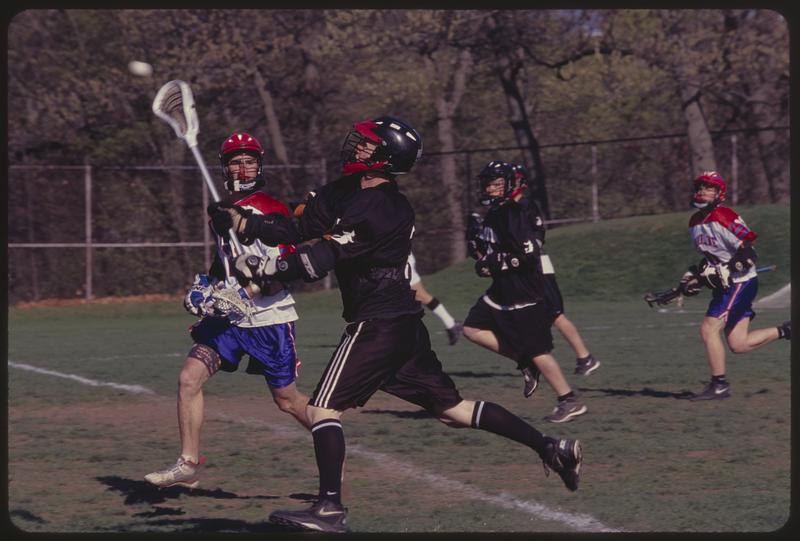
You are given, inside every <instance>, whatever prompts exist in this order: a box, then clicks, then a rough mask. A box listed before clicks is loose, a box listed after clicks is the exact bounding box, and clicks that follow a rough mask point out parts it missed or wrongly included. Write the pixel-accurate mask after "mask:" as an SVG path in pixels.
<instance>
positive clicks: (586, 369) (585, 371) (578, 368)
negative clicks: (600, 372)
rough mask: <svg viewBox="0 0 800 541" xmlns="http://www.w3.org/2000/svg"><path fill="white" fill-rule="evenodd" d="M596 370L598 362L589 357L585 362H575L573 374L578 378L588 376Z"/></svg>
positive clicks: (598, 365)
mask: <svg viewBox="0 0 800 541" xmlns="http://www.w3.org/2000/svg"><path fill="white" fill-rule="evenodd" d="M598 368H600V361H598V360H597V359H595V358H594V357H593V356H592V355H589V358H588V359H586V360H585V361H580V360H576V361H575V373H576V374H578V375H579V376H588V375H589V374H591V373H592V372H594V371H595V370H597V369H598Z"/></svg>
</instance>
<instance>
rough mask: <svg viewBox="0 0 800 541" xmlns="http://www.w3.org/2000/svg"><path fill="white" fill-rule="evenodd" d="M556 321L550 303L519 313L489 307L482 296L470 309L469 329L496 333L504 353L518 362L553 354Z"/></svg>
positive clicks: (468, 315)
mask: <svg viewBox="0 0 800 541" xmlns="http://www.w3.org/2000/svg"><path fill="white" fill-rule="evenodd" d="M552 322H553V319H552V315H551V313H550V305H549V304H548V303H541V302H539V303H536V304H534V305H532V306H526V307H524V308H517V309H515V310H500V309H497V308H493V307H491V306H489V305H488V304H487V303H486V301H485V300H484V299H483V297H481V298H480V299H478V302H476V303H475V305H474V306H473V307H472V308H470V311H469V314H467V318H466V319H465V320H464V326H465V327H472V328H475V329H482V330H487V331H492V332H493V333H494V334H495V336H497V341H498V342H499V343H500V351H501V352H504V353H505V352H507V353H509V354H511V355H512V356H513V357H514V358H516V359H518V360H522V359H524V360H527V359H531V358H532V357H538V356H539V355H543V354H545V353H550V352H551V351H553V334H552V333H551V332H550V326H551V324H552Z"/></svg>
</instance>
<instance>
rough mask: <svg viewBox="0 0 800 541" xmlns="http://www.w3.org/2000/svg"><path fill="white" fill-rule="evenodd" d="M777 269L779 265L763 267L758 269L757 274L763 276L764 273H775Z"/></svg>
mask: <svg viewBox="0 0 800 541" xmlns="http://www.w3.org/2000/svg"><path fill="white" fill-rule="evenodd" d="M775 267H777V265H765V266H763V267H758V268H757V269H756V272H757V273H759V274H761V273H762V272H770V271H774V270H775Z"/></svg>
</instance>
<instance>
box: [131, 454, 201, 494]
mask: <svg viewBox="0 0 800 541" xmlns="http://www.w3.org/2000/svg"><path fill="white" fill-rule="evenodd" d="M205 461H206V457H204V456H201V457H200V460H198V461H197V463H194V462H190V461H188V460H186V459H185V458H183V457H180V458H179V459H178V461H177V462H176V463H175V465H174V466H172V467H171V468H167V469H166V470H159V471H155V472H153V473H148V474H147V475H145V476H144V480H145V481H147V482H148V483H150V484H151V485H155V486H157V487H159V488H169V487H174V486H179V487H186V488H197V486H198V485H199V484H200V481H199V480H198V472H199V471H200V466H202V465H203V463H204V462H205Z"/></svg>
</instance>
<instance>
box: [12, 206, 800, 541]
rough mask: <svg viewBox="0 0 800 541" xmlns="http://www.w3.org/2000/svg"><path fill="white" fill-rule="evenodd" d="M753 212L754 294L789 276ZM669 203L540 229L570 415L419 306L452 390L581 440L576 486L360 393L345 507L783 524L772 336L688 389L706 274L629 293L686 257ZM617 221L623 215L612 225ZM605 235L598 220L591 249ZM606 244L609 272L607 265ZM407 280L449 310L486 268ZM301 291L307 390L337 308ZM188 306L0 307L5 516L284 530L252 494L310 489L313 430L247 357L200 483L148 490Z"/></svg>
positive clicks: (214, 401)
mask: <svg viewBox="0 0 800 541" xmlns="http://www.w3.org/2000/svg"><path fill="white" fill-rule="evenodd" d="M749 210H750V212H745V211H743V212H742V213H743V214H744V215H745V217H746V218H747V219H748V224H749V225H751V227H753V228H754V229H755V230H756V231H758V232H759V233H761V235H762V238H763V239H764V242H763V244H762V245H761V248H760V249H759V254H760V256H761V261H762V262H764V263H767V262H774V263H777V264H778V271H776V272H774V273H770V274H769V275H764V277H763V278H764V279H763V280H762V291H761V293H762V295H765V294H768V293H771V292H772V291H774V290H775V289H777V288H778V287H779V286H781V285H783V284H785V283H787V282H788V281H789V263H788V261H789V254H788V247H789V238H788V235H789V233H788V208H786V207H760V208H753V209H749ZM684 218H685V216H679V215H668V216H665V217H645V218H637V219H629V220H627V221H623V220H620V221H617V227H614V225H615V224H614V223H612V222H608V223H602V224H599V225H595V226H589V225H581V226H573V227H564V228H560V229H556V230H554V231H552V232H551V233H549V235H548V247H549V248H550V252H551V254H552V255H553V259H554V262H555V265H556V271H557V273H558V276H559V283H560V285H561V288H562V292H563V293H564V296H565V303H566V311H567V314H568V315H569V316H570V318H571V319H572V320H573V321H574V322H575V323H576V324H577V325H578V327H579V329H580V330H581V333H582V335H583V337H584V339H585V341H586V342H587V344H588V345H589V347H590V349H591V350H592V352H593V353H594V354H595V356H597V357H598V358H599V359H600V360H601V362H602V367H601V368H600V369H599V370H597V371H596V372H594V373H593V374H592V375H590V376H589V377H587V378H578V377H577V376H574V375H572V367H573V364H574V356H573V354H572V352H571V350H570V349H569V348H568V346H567V345H566V343H565V342H564V341H563V340H562V339H561V337H560V336H559V335H558V334H557V333H555V343H556V349H555V351H554V354H555V355H556V357H557V358H558V359H559V361H560V362H561V365H562V368H563V369H564V371H565V374H566V375H567V379H568V380H569V381H570V384H571V385H572V386H573V388H574V389H575V390H576V391H577V392H578V393H580V395H581V396H582V398H583V399H584V401H585V402H586V404H587V405H588V407H589V412H588V413H587V414H586V415H584V416H582V417H580V418H578V419H576V420H574V421H573V422H570V423H566V424H564V425H553V424H549V423H545V422H544V421H542V420H541V418H542V416H544V415H546V414H547V413H549V412H550V410H551V409H552V407H553V404H554V401H555V396H554V394H553V392H552V390H551V389H550V388H549V386H548V385H547V384H546V383H544V382H543V384H542V386H541V387H540V389H539V390H538V391H537V392H536V394H535V395H534V396H533V397H532V398H530V399H525V398H523V396H522V379H521V377H520V376H519V375H518V373H517V372H516V371H515V370H514V368H513V363H512V362H511V361H509V360H507V359H504V358H501V357H499V356H495V355H492V354H490V353H488V352H486V351H485V350H482V349H480V348H478V347H477V346H475V345H473V344H470V343H468V342H466V341H464V340H462V341H459V343H458V344H456V345H455V346H452V347H450V346H447V345H446V337H445V334H444V331H443V328H442V326H441V324H440V322H439V321H438V319H436V318H435V317H433V316H432V315H430V314H428V315H427V316H426V318H425V320H426V323H427V325H428V328H429V330H430V331H431V334H432V337H433V343H434V348H435V349H436V351H437V353H438V354H439V357H440V359H441V360H442V363H443V364H444V366H445V369H446V370H447V371H448V372H449V373H450V374H451V375H452V377H453V379H454V380H455V381H456V383H457V385H458V386H459V388H460V390H461V393H462V395H463V396H464V397H465V398H470V399H482V400H489V401H493V402H497V403H499V404H502V405H504V406H505V407H506V408H508V409H509V410H511V411H513V412H515V413H517V414H519V415H521V416H522V417H523V418H525V419H526V420H528V421H529V422H531V423H533V424H534V425H535V426H537V427H538V428H539V429H541V430H543V431H545V432H546V433H547V434H550V435H554V436H568V437H577V438H580V439H581V441H582V442H583V445H584V455H585V465H584V473H583V477H582V482H581V487H580V489H579V490H578V491H577V492H575V493H570V492H568V491H567V490H566V489H565V488H564V487H563V485H562V484H561V481H560V480H559V479H558V477H557V476H556V475H554V474H551V475H550V477H545V475H544V471H543V468H542V465H541V462H540V461H539V460H538V458H537V457H536V456H535V455H534V453H532V452H531V451H530V450H528V449H527V448H525V447H523V446H520V445H518V444H515V443H513V442H510V441H507V440H503V439H501V438H498V437H497V436H494V435H492V434H489V433H486V432H483V431H475V430H466V429H463V430H453V429H449V428H447V427H445V426H444V425H442V424H440V423H438V422H436V421H435V420H433V419H431V418H429V417H427V416H426V415H425V414H424V413H422V412H420V411H419V410H417V409H416V408H415V407H414V406H411V405H409V404H406V403H403V402H401V401H399V400H397V399H395V398H394V397H391V396H388V395H385V394H383V393H378V394H377V395H375V397H373V399H372V400H371V401H370V402H369V403H368V404H367V405H366V406H365V407H364V408H361V409H360V410H355V411H351V412H349V413H348V414H347V415H345V418H344V426H345V434H346V437H347V446H348V447H347V465H346V478H345V487H344V496H345V503H346V505H347V506H348V507H349V509H350V514H349V524H350V527H351V528H352V529H353V530H354V531H356V532H573V533H574V532H596V531H624V532H631V531H634V532H717V531H721V532H767V531H773V530H776V529H779V528H781V527H782V526H783V525H784V523H785V522H786V521H787V520H788V518H789V514H790V428H791V416H790V399H791V387H790V344H789V343H788V342H785V341H780V342H776V343H773V344H770V345H768V346H766V347H764V348H762V349H760V350H758V351H755V352H752V353H749V354H746V355H737V356H733V355H729V358H728V375H729V379H730V380H731V383H732V386H733V387H732V391H733V396H732V397H731V398H730V399H728V400H725V401H719V402H710V403H693V402H690V401H688V400H685V398H686V397H687V396H688V395H689V394H690V393H691V392H693V391H697V390H699V389H700V388H701V387H702V385H703V384H704V382H705V381H706V380H707V377H708V374H707V367H706V361H705V356H704V353H703V347H702V343H701V342H700V339H699V336H698V332H697V331H698V324H699V321H700V320H701V318H702V315H703V312H704V310H705V306H706V303H707V301H708V292H705V293H704V294H703V295H701V296H699V297H695V298H691V299H687V301H686V303H685V304H684V306H683V308H682V309H677V308H673V309H670V310H668V311H658V310H655V309H650V308H648V306H647V305H646V304H645V303H644V302H643V301H642V300H641V295H642V294H643V293H644V292H646V291H647V290H649V289H664V288H666V287H668V286H670V285H672V282H673V281H675V279H676V278H677V277H679V276H680V274H681V273H682V270H683V268H685V266H687V265H688V264H690V263H693V262H695V260H696V259H698V258H697V257H696V256H695V255H694V254H693V253H692V252H691V249H690V247H689V243H688V235H686V233H685V231H684V230H682V229H681V232H682V233H683V234H684V235H686V237H684V238H680V237H678V236H675V237H674V239H673V235H672V231H671V229H674V228H675V227H683V226H685V220H684ZM784 219H785V222H784V225H783V226H782V225H781V224H780V223H779V222H780V221H781V220H784ZM620 222H623V223H620ZM673 222H674V224H673ZM675 224H677V226H676V225H675ZM631 229H638V230H639V232H640V235H638V236H637V235H633V234H631V235H630V236H626V233H627V232H628V231H630V230H631ZM598 230H599V232H597V231H598ZM595 234H597V235H598V236H597V237H595ZM659 234H662V235H663V236H664V237H666V238H668V239H673V241H674V246H673V245H670V246H668V249H669V250H671V251H672V252H673V253H672V257H671V258H667V257H666V256H664V261H667V260H669V261H670V263H669V264H670V265H672V266H673V267H675V268H676V269H672V268H669V269H667V271H664V269H663V267H662V265H660V264H659V263H658V259H659V258H661V257H662V255H661V252H660V251H659V252H658V253H655V252H653V250H652V249H650V251H649V252H648V251H646V250H645V247H646V246H649V245H650V244H651V243H649V242H646V241H645V240H642V239H643V238H647V237H652V236H653V235H656V236H658V235H659ZM776 237H777V238H778V239H779V240H780V239H783V240H784V241H785V244H783V245H781V244H780V242H779V240H775V239H776ZM605 238H608V239H612V240H609V241H608V242H609V243H610V244H608V245H607V246H606V247H605V248H604V249H602V250H601V249H600V248H599V247H598V246H600V245H601V244H602V242H603V239H605ZM684 245H685V246H684ZM682 249H683V251H681V250H682ZM601 252H603V253H605V254H606V255H605V256H602V254H601ZM576 254H582V255H580V256H578V255H576ZM595 257H597V259H595ZM602 257H604V258H605V259H602ZM676 258H677V259H678V260H679V261H678V262H677V263H676V262H675V261H672V259H676ZM654 259H656V261H653V260H654ZM621 262H624V263H625V265H624V266H620V267H618V268H617V271H616V272H613V273H612V272H610V270H609V269H607V268H606V267H616V266H617V264H618V263H621ZM673 271H674V272H673ZM562 276H563V279H562ZM425 282H426V285H427V286H428V288H429V289H430V290H431V291H432V292H434V293H435V294H436V295H437V296H438V297H439V298H440V299H441V300H442V301H443V302H444V303H445V304H446V305H447V307H448V308H449V309H450V311H451V312H452V313H453V314H454V315H455V316H456V317H458V318H463V317H464V316H465V315H466V312H467V310H468V309H469V307H470V305H471V304H472V302H474V300H475V298H476V297H477V295H478V294H480V292H481V291H482V290H483V288H485V287H486V285H488V283H487V282H485V281H482V280H480V279H479V278H477V277H475V276H474V275H473V274H471V265H470V264H469V262H465V263H463V264H461V265H456V266H454V267H451V268H449V269H446V270H444V271H442V272H440V273H437V274H435V275H431V276H426V277H425ZM592 284H594V286H593V285H592ZM573 291H579V292H580V293H579V294H575V295H573V294H572V292H573ZM298 305H299V311H300V314H301V320H300V321H299V322H298V327H297V331H298V332H297V334H298V349H299V353H300V356H301V358H302V360H303V367H302V370H301V375H300V380H299V382H298V384H299V386H300V388H301V390H303V391H304V392H306V393H309V394H310V393H311V392H312V391H313V389H314V386H315V385H316V382H317V379H318V377H319V375H320V374H321V371H322V369H323V368H324V366H325V364H326V363H327V360H328V358H329V356H330V354H331V352H332V351H333V348H334V347H335V345H336V343H337V342H338V340H339V336H340V333H341V331H342V328H343V322H342V320H341V318H340V317H339V310H340V304H339V300H338V292H324V293H317V294H306V295H302V296H298ZM789 312H790V311H789V309H788V308H785V309H770V310H760V311H759V313H758V317H757V318H756V319H755V320H754V322H753V327H763V326H768V325H775V324H778V323H780V322H781V321H784V320H786V319H788V318H789ZM192 321H193V320H192V318H191V317H190V316H188V315H187V314H186V313H185V312H183V309H182V308H181V305H180V300H179V299H175V301H173V302H170V303H166V302H154V303H130V304H97V305H76V306H60V307H40V308H11V309H10V311H9V325H8V333H9V334H8V337H9V340H8V344H9V348H8V358H9V368H8V380H9V387H8V388H9V402H8V405H9V411H8V414H9V415H8V437H9V442H8V467H9V493H8V494H9V500H8V503H9V508H8V510H9V515H10V519H11V521H12V522H13V524H14V525H15V526H16V527H18V528H19V529H21V530H24V531H28V532H91V533H116V532H174V533H209V532H211V533H215V532H226V533H227V532H234V533H236V532H239V533H274V534H279V533H282V532H283V531H284V530H282V529H281V528H278V527H276V526H273V525H271V524H269V523H268V522H267V516H268V515H269V513H270V512H271V511H273V510H275V509H281V508H298V507H302V506H304V505H306V502H308V501H310V500H311V499H312V498H313V497H314V496H315V494H316V490H317V469H316V464H315V461H314V456H313V449H312V445H311V438H310V436H309V435H308V434H307V433H306V432H305V431H304V430H303V429H302V428H301V427H300V426H299V425H298V424H296V423H295V422H294V421H293V420H292V419H291V418H290V417H288V416H287V415H285V414H281V413H280V412H279V411H278V410H277V408H276V407H275V406H274V405H273V404H272V401H271V398H270V397H269V394H268V392H267V390H266V388H265V386H264V383H263V380H262V379H261V378H260V377H258V376H251V375H246V374H245V373H244V370H243V369H241V370H240V373H234V374H227V373H220V374H218V375H217V376H215V377H214V378H213V379H212V380H211V381H210V382H209V383H208V384H207V385H206V388H205V398H206V423H205V425H204V429H203V440H202V449H203V454H204V455H206V457H207V458H208V462H207V467H206V469H205V470H204V475H203V478H202V484H201V486H200V487H199V488H197V489H194V490H188V489H182V488H175V489H168V490H157V489H155V488H152V487H150V486H149V485H147V484H146V483H145V482H144V481H143V479H142V477H143V476H144V475H145V474H146V473H148V472H150V471H153V470H154V469H160V468H162V467H165V466H167V465H169V464H171V463H173V462H174V460H175V459H176V457H177V455H178V452H179V444H178V434H177V421H176V416H175V391H176V389H177V375H178V372H179V370H180V367H181V365H182V362H183V357H184V355H185V353H186V352H187V350H188V348H189V346H190V344H191V343H190V339H189V337H188V334H187V332H186V330H187V327H188V326H189V325H190V324H191V323H192Z"/></svg>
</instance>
